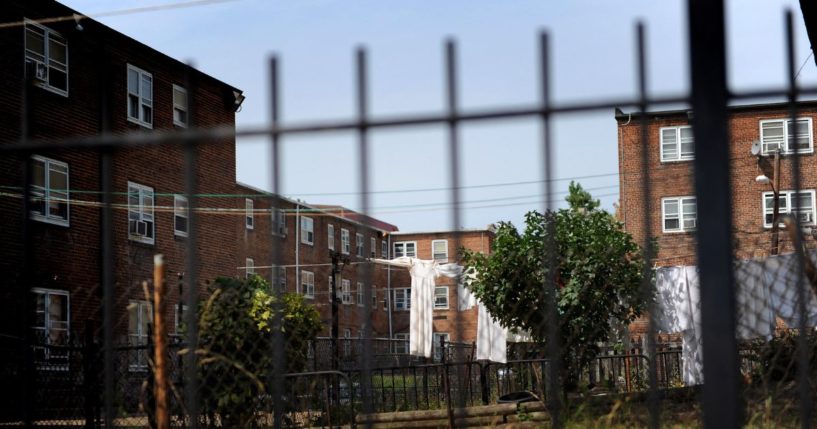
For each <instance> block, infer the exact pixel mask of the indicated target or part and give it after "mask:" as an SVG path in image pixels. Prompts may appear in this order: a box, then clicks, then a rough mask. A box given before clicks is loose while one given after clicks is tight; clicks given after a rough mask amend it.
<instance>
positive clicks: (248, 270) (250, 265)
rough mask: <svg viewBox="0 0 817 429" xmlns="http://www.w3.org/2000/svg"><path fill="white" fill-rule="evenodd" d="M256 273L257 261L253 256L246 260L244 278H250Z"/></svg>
mask: <svg viewBox="0 0 817 429" xmlns="http://www.w3.org/2000/svg"><path fill="white" fill-rule="evenodd" d="M254 275H255V261H253V259H252V258H247V259H245V260H244V278H245V279H248V278H250V277H252V276H254Z"/></svg>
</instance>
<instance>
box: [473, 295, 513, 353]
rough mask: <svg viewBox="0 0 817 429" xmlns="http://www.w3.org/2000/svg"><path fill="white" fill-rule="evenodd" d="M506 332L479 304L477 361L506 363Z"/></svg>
mask: <svg viewBox="0 0 817 429" xmlns="http://www.w3.org/2000/svg"><path fill="white" fill-rule="evenodd" d="M507 339H508V330H507V329H505V328H503V327H502V326H501V325H500V324H499V323H497V321H496V320H494V318H493V317H491V314H490V313H489V312H488V309H487V308H485V306H484V305H483V304H481V303H480V304H479V314H478V316H477V341H476V347H477V350H476V352H477V353H476V354H477V356H476V357H477V360H481V359H487V360H491V361H494V362H499V363H507V362H508V344H507Z"/></svg>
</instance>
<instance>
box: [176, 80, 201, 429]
mask: <svg viewBox="0 0 817 429" xmlns="http://www.w3.org/2000/svg"><path fill="white" fill-rule="evenodd" d="M192 69H193V64H188V67H187V68H185V73H184V85H185V89H186V90H187V106H186V107H187V111H188V115H187V118H188V123H189V126H190V127H192V128H195V127H196V126H197V125H198V120H197V116H196V96H195V94H196V89H195V88H194V87H193V85H194V82H193V80H192V76H191V70H192ZM197 161H198V142H195V141H192V140H187V141H186V142H185V145H184V171H185V177H184V192H185V194H186V197H187V213H186V214H187V241H186V246H185V253H186V264H185V275H184V280H185V283H187V287H186V288H185V290H184V293H185V296H184V297H179V298H180V299H181V300H182V301H184V302H186V303H187V313H186V314H184V313H183V314H182V316H183V317H184V321H185V330H186V331H187V335H186V336H187V338H186V340H187V341H186V342H187V351H188V353H187V354H186V355H185V357H184V368H183V371H184V374H183V376H184V400H183V403H184V404H185V407H186V409H187V415H188V418H189V419H190V421H189V423H188V424H189V427H190V428H191V429H198V427H199V414H200V413H199V411H200V396H199V379H198V356H197V355H196V350H198V348H199V321H198V314H199V311H198V310H199V309H198V299H199V281H198V278H199V276H198V263H197V262H198V253H197V249H198V228H197V227H198V215H197V213H196V210H195V209H196V208H197V207H198V206H199V204H198V195H197V192H198V181H197V180H196V178H197V175H198V172H197V168H198V162H197Z"/></svg>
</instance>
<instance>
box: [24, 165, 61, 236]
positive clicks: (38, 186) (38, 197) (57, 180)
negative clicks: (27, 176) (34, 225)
mask: <svg viewBox="0 0 817 429" xmlns="http://www.w3.org/2000/svg"><path fill="white" fill-rule="evenodd" d="M29 192H30V197H31V212H30V213H31V218H32V219H34V220H38V221H41V222H48V223H53V224H56V225H62V226H68V224H69V220H68V219H69V214H68V211H69V208H68V206H69V199H70V197H69V195H70V192H69V189H68V164H66V163H64V162H60V161H57V160H54V159H51V158H46V157H44V156H38V155H35V156H32V157H31V190H30V191H29Z"/></svg>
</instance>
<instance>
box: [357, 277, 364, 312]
mask: <svg viewBox="0 0 817 429" xmlns="http://www.w3.org/2000/svg"><path fill="white" fill-rule="evenodd" d="M363 302H364V301H363V283H361V282H357V305H359V306H361V307H363Z"/></svg>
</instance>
